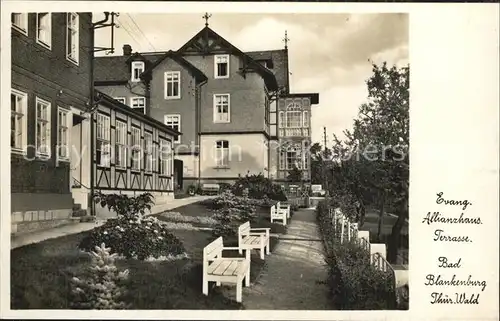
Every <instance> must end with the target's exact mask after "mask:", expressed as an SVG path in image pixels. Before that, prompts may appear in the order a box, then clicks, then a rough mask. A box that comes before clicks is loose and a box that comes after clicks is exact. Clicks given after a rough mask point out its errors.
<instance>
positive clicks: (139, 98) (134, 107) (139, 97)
mask: <svg viewBox="0 0 500 321" xmlns="http://www.w3.org/2000/svg"><path fill="white" fill-rule="evenodd" d="M134 100H142V101H143V103H144V107H137V106H134ZM130 107H132V108H133V109H134V110H135V111H138V112H140V111H139V110H138V109H141V108H142V109H143V114H144V115H146V97H142V96H134V97H130Z"/></svg>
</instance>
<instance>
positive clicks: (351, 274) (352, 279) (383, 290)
mask: <svg viewBox="0 0 500 321" xmlns="http://www.w3.org/2000/svg"><path fill="white" fill-rule="evenodd" d="M328 211H329V204H328V203H327V202H326V201H322V202H320V204H319V205H318V208H317V212H316V213H317V220H318V225H319V229H320V231H321V234H322V236H323V240H324V244H325V252H326V257H325V260H326V262H327V265H328V269H329V278H328V285H329V287H330V294H331V295H332V299H333V302H334V305H335V308H337V309H342V310H387V309H395V308H396V296H395V290H394V279H393V278H392V276H391V274H390V273H386V272H382V271H380V270H378V269H377V268H375V267H374V266H373V265H372V264H371V263H370V253H369V252H368V251H366V250H364V249H362V248H361V247H359V246H358V245H357V244H355V243H353V242H351V243H349V242H348V243H343V244H339V242H338V239H337V237H336V235H335V232H334V230H333V228H332V224H331V219H330V217H329V215H328Z"/></svg>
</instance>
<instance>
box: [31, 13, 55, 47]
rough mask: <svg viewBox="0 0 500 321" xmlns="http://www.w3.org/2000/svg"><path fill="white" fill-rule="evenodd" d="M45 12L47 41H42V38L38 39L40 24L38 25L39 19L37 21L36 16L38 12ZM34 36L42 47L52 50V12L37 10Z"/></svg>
mask: <svg viewBox="0 0 500 321" xmlns="http://www.w3.org/2000/svg"><path fill="white" fill-rule="evenodd" d="M43 13H45V14H47V17H48V22H47V24H48V28H47V34H48V41H44V40H41V39H40V35H39V32H40V25H39V21H38V16H39V15H40V14H43ZM35 32H36V34H35V37H36V42H37V43H38V44H39V45H41V46H42V47H44V48H46V49H49V50H52V13H51V12H37V13H36V29H35Z"/></svg>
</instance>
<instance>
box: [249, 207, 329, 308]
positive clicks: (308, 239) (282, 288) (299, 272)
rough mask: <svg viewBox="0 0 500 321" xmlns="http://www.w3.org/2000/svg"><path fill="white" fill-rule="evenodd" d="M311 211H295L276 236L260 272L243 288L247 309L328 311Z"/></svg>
mask: <svg viewBox="0 0 500 321" xmlns="http://www.w3.org/2000/svg"><path fill="white" fill-rule="evenodd" d="M319 239H320V236H319V233H318V231H317V226H316V217H315V212H314V211H313V210H310V209H303V210H299V211H297V212H295V214H294V215H293V218H292V221H291V223H290V225H289V226H288V231H287V234H286V235H284V236H282V237H281V238H280V241H279V243H278V244H277V245H276V247H275V248H274V250H273V252H272V253H271V255H270V256H266V267H265V270H264V271H263V273H262V275H261V276H260V277H259V279H258V280H257V281H256V283H255V284H252V285H251V286H250V287H249V288H244V292H243V305H244V306H245V308H246V309H247V310H284V309H287V310H288V309H292V310H329V309H331V306H330V305H329V303H328V295H327V291H328V288H327V286H326V285H323V284H318V281H325V280H326V278H327V270H326V268H325V267H324V264H325V263H324V258H323V243H322V242H321V241H319Z"/></svg>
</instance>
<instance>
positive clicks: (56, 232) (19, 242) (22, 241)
mask: <svg viewBox="0 0 500 321" xmlns="http://www.w3.org/2000/svg"><path fill="white" fill-rule="evenodd" d="M213 197H214V196H198V195H197V196H193V197H187V198H181V199H174V200H173V201H172V202H171V203H170V204H169V206H168V208H167V211H170V210H173V209H175V208H177V207H181V206H185V205H188V204H192V203H196V202H200V201H203V200H206V199H209V198H213ZM103 223H104V221H97V222H92V223H76V224H69V225H63V226H59V227H55V228H51V229H47V230H41V231H36V232H31V233H26V234H22V235H13V236H11V240H10V244H11V249H15V248H17V247H21V246H24V245H28V244H33V243H39V242H42V241H45V240H48V239H53V238H56V237H61V236H65V235H71V234H77V233H81V232H85V231H89V230H91V229H94V228H96V227H97V226H99V225H101V224H103Z"/></svg>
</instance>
